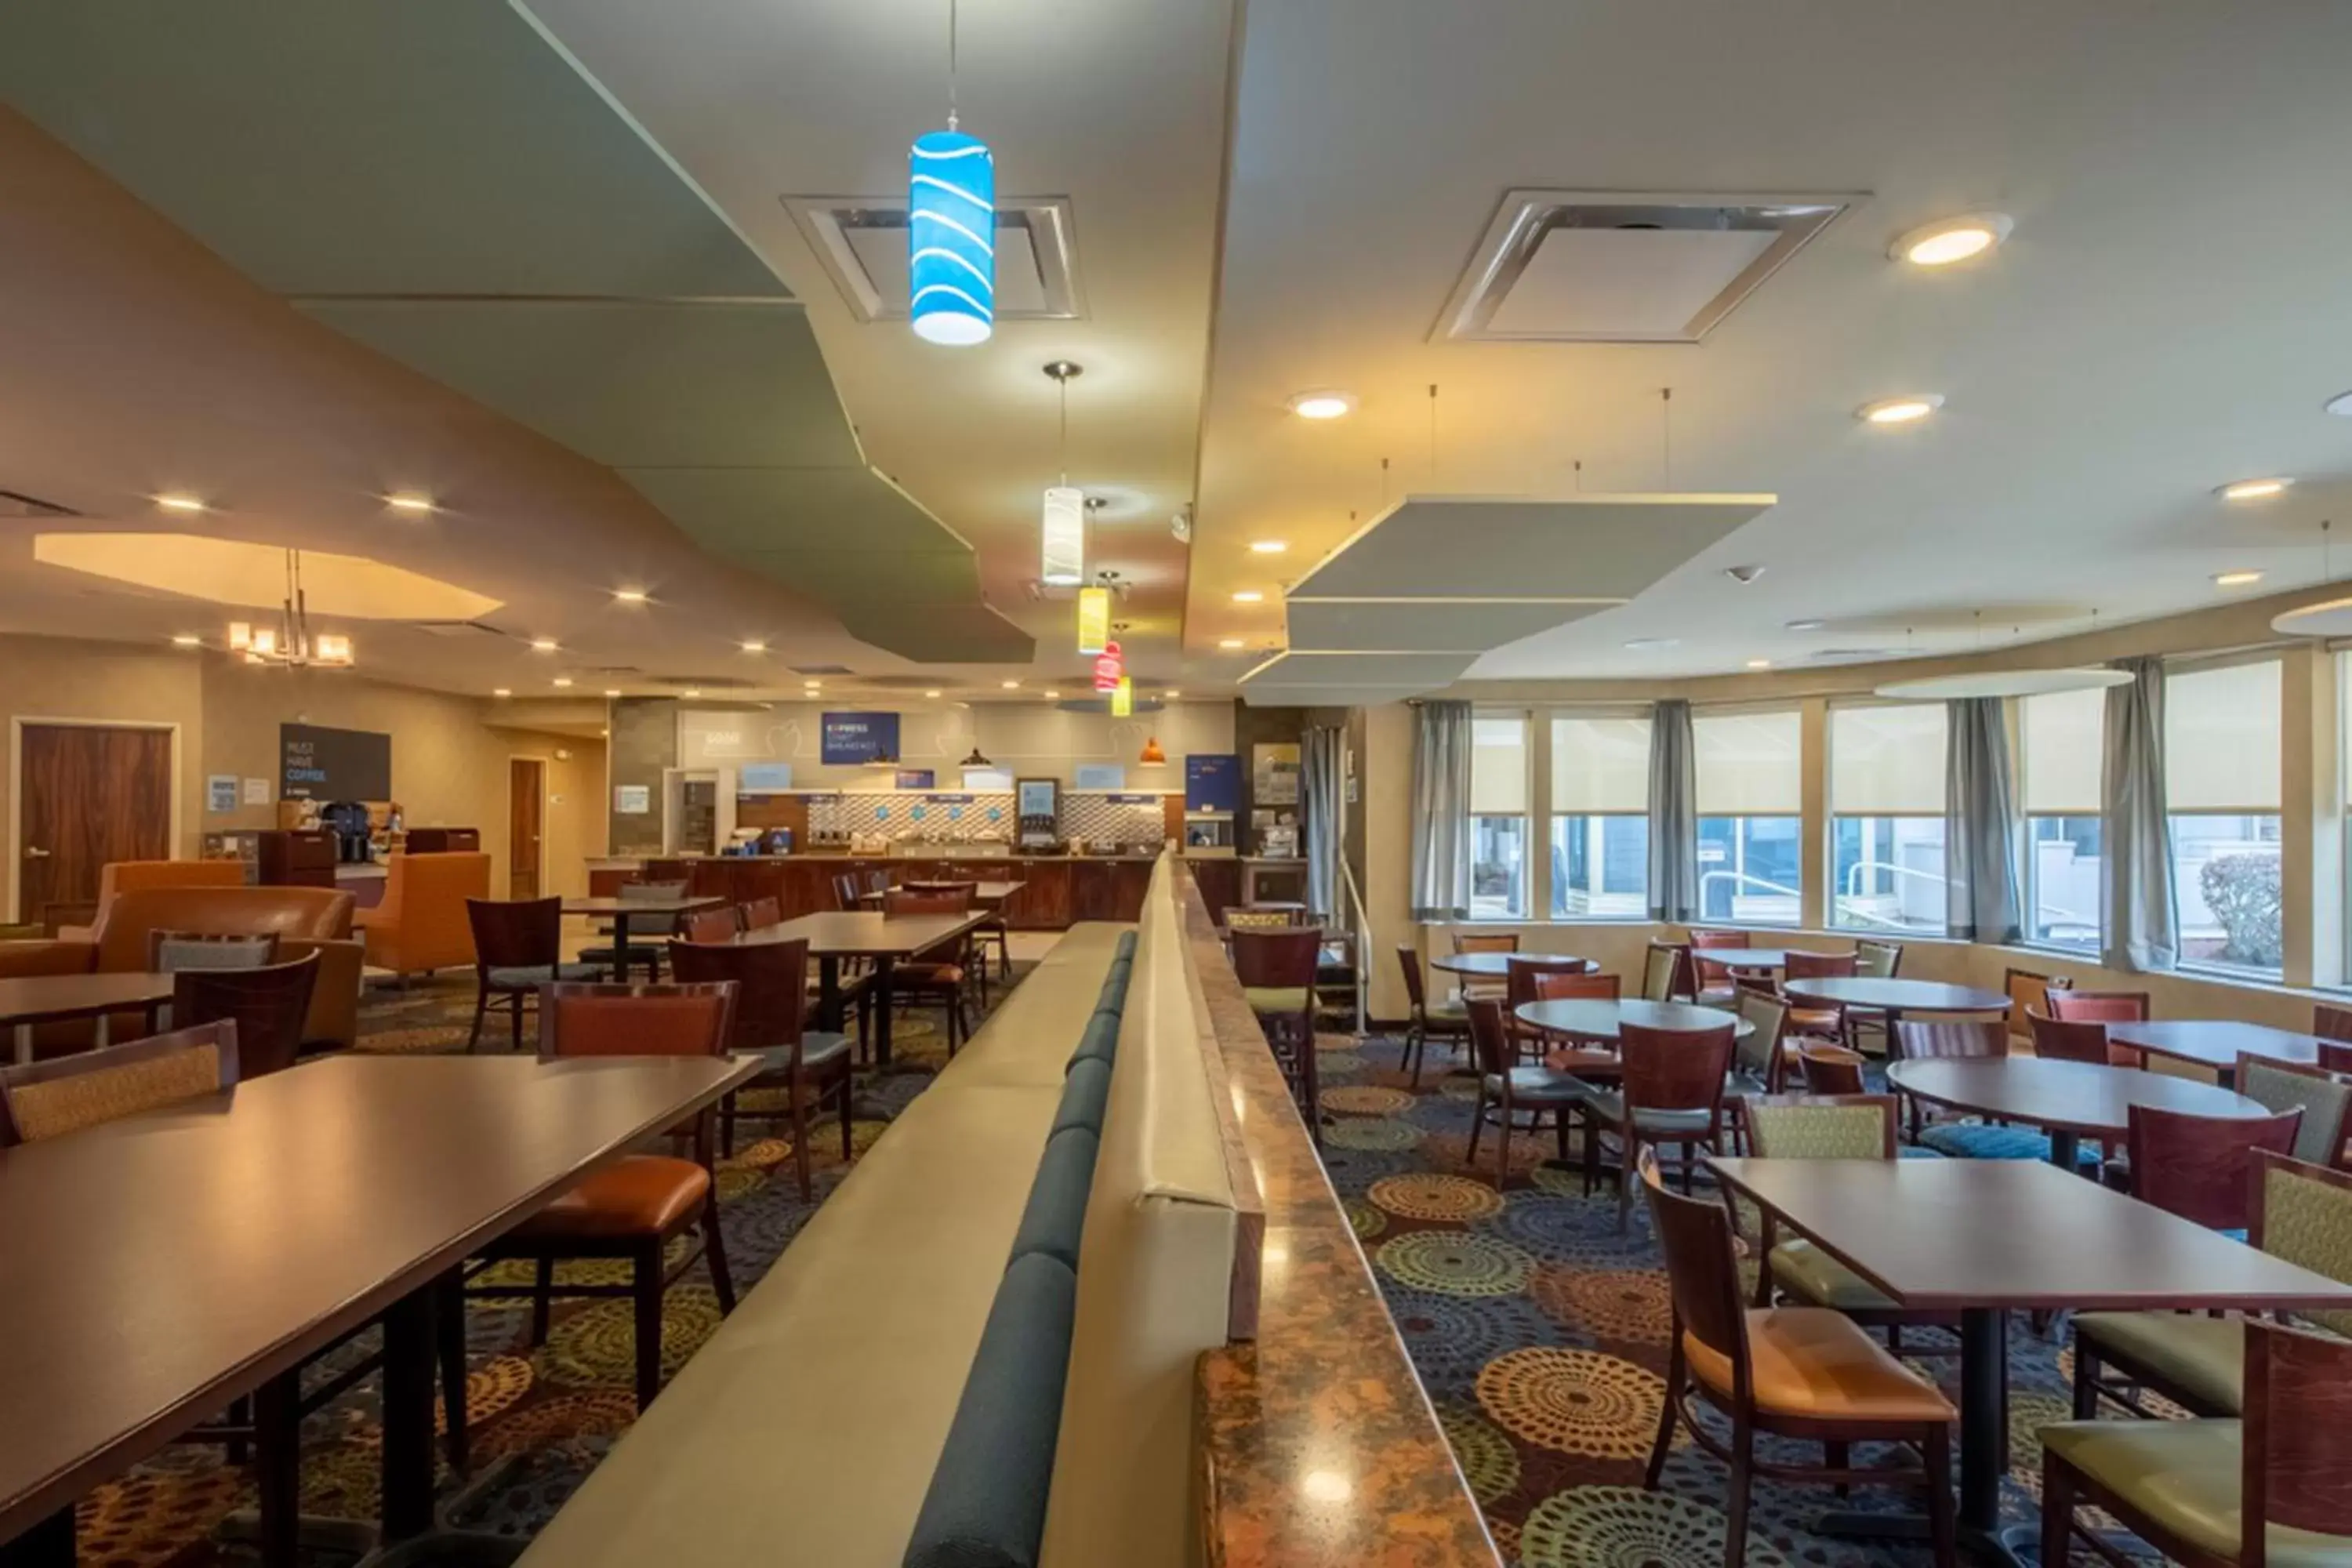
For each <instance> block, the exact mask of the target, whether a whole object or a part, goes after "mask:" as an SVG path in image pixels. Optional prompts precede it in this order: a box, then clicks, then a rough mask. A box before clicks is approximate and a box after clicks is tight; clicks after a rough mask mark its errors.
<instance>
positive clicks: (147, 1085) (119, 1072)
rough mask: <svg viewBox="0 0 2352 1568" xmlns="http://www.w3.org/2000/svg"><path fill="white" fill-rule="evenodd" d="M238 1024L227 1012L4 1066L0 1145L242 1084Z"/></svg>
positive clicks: (0, 1089) (96, 1123) (78, 1128)
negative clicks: (214, 1019) (211, 1020)
mask: <svg viewBox="0 0 2352 1568" xmlns="http://www.w3.org/2000/svg"><path fill="white" fill-rule="evenodd" d="M236 1068H237V1059H236V1024H235V1023H233V1022H230V1021H229V1020H226V1019H223V1020H222V1021H220V1022H219V1023H215V1024H199V1025H197V1026H195V1027H194V1028H192V1029H174V1030H173V1031H172V1032H171V1033H170V1034H168V1035H151V1036H149V1037H147V1038H145V1039H143V1040H130V1041H126V1042H125V1043H124V1044H122V1045H119V1046H105V1047H100V1048H99V1049H97V1050H94V1051H77V1052H75V1053H74V1054H73V1055H71V1056H65V1057H53V1058H50V1059H49V1060H47V1061H42V1062H26V1063H24V1064H22V1065H21V1066H16V1067H5V1068H0V1149H6V1148H11V1147H13V1146H14V1145H16V1144H18V1143H35V1142H39V1141H40V1140H42V1139H44V1138H57V1137H61V1136H63V1135H64V1134H66V1133H68V1132H79V1131H81V1130H82V1129H83V1128H85V1127H96V1126H99V1125H100V1124H101V1123H103V1122H108V1121H115V1120H116V1119H117V1118H120V1117H124V1116H133V1115H136V1114H137V1113H138V1112H140V1111H142V1110H153V1109H155V1108H156V1107H157V1106H160V1105H171V1104H174V1103H176V1102H178V1101H180V1100H194V1099H195V1098H197V1097H198V1096H200V1095H206V1094H217V1093H219V1092H220V1091H221V1090H223V1089H233V1088H235V1087H236V1077H237V1073H236Z"/></svg>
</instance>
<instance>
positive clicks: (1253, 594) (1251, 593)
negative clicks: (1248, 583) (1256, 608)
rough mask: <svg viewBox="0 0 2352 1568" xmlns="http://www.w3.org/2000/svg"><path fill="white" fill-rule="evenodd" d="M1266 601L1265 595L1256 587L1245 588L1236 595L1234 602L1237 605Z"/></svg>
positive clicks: (1259, 603)
mask: <svg viewBox="0 0 2352 1568" xmlns="http://www.w3.org/2000/svg"><path fill="white" fill-rule="evenodd" d="M1264 603H1265V595H1264V594H1262V593H1260V592H1258V590H1256V589H1255V588H1243V589H1240V590H1238V591H1237V592H1235V593H1234V604H1236V605H1262V604H1264Z"/></svg>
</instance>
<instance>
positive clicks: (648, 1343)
mask: <svg viewBox="0 0 2352 1568" xmlns="http://www.w3.org/2000/svg"><path fill="white" fill-rule="evenodd" d="M631 1284H632V1285H633V1287H634V1289H633V1291H632V1295H633V1297H634V1300H635V1305H636V1361H637V1414H638V1415H644V1414H645V1413H646V1406H647V1405H651V1404H652V1403H653V1402H654V1395H655V1394H659V1393H660V1392H661V1336H662V1247H661V1238H660V1237H654V1238H653V1239H652V1240H651V1241H648V1242H647V1243H646V1245H645V1246H644V1247H640V1248H638V1250H637V1257H636V1266H635V1272H634V1275H633V1277H632V1279H631Z"/></svg>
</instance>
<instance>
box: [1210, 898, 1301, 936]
mask: <svg viewBox="0 0 2352 1568" xmlns="http://www.w3.org/2000/svg"><path fill="white" fill-rule="evenodd" d="M1302 913H1303V911H1301V910H1293V909H1286V908H1283V909H1267V908H1265V907H1263V906H1261V905H1257V904H1235V905H1234V906H1233V907H1232V908H1230V909H1228V910H1225V929H1226V930H1227V931H1233V930H1235V929H1239V930H1242V931H1279V930H1280V929H1281V928H1283V927H1284V926H1295V925H1297V924H1298V923H1299V918H1300V915H1301V914H1302Z"/></svg>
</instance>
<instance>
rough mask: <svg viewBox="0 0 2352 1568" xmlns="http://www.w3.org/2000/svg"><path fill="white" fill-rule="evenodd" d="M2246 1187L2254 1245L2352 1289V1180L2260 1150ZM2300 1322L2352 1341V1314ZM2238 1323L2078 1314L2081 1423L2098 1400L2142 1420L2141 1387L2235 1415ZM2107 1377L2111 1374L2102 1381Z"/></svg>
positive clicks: (2176, 1315) (2184, 1315)
mask: <svg viewBox="0 0 2352 1568" xmlns="http://www.w3.org/2000/svg"><path fill="white" fill-rule="evenodd" d="M2198 1181H2199V1178H2197V1177H2195V1176H2194V1175H2192V1176H2191V1177H2190V1178H2189V1182H2190V1184H2197V1183H2198ZM2242 1193H2243V1199H2242V1202H2243V1209H2242V1217H2243V1220H2244V1223H2245V1226H2246V1239H2247V1241H2248V1243H2249V1244H2250V1245H2252V1246H2253V1247H2257V1248H2259V1249H2260V1250H2262V1251H2263V1252H2267V1253H2269V1254H2270V1255H2271V1256H2272V1257H2273V1258H2284V1259H2285V1260H2286V1261H2287V1262H2289V1263H2293V1264H2295V1265H2297V1266H2299V1267H2301V1268H2308V1269H2310V1270H2311V1271H2312V1272H2313V1273H2314V1274H2322V1275H2326V1277H2327V1278H2328V1279H2336V1280H2341V1281H2343V1282H2344V1283H2346V1284H2352V1175H2347V1173H2344V1172H2341V1171H2332V1170H2329V1169H2327V1168H2326V1167H2325V1166H2321V1165H2315V1164H2311V1163H2306V1162H2305V1161H2301V1160H2295V1159H2291V1158H2289V1157H2287V1156H2286V1155H2284V1154H2279V1153H2275V1152H2269V1151H2266V1150H2261V1149H2257V1150H2254V1151H2253V1152H2252V1153H2251V1155H2250V1157H2249V1159H2248V1161H2247V1170H2246V1175H2245V1185H2244V1187H2243V1188H2242ZM2301 1316H2303V1317H2305V1318H2307V1319H2308V1320H2309V1321H2312V1322H2314V1323H2316V1324H2318V1325H2319V1326H2320V1327H2321V1328H2323V1329H2326V1330H2327V1331H2329V1332H2331V1333H2336V1334H2343V1335H2347V1336H2352V1311H2340V1312H2306V1313H2303V1314H2301ZM2237 1325H2238V1320H2237V1319H2235V1318H2220V1317H2213V1316H2210V1315H2208V1314H2206V1313H2202V1312H2079V1313H2077V1314H2075V1317H2074V1416H2075V1419H2077V1420H2081V1421H2087V1420H2090V1419H2091V1418H2092V1417H2093V1416H2095V1415H2097V1414H2098V1411H2099V1403H2100V1401H2101V1400H2105V1401H2106V1402H2108V1403H2109V1404H2112V1405H2116V1407H2117V1408H2119V1409H2122V1410H2126V1411H2128V1412H2130V1413H2131V1414H2133V1415H2144V1414H2146V1412H2145V1411H2143V1410H2142V1409H2141V1408H2140V1405H2139V1401H2138V1397H2137V1391H2138V1390H2140V1389H2143V1388H2146V1389H2149V1390H2152V1391H2153V1392H2155V1393H2158V1394H2162V1395H2164V1396H2165V1397H2166V1398H2168V1399H2169V1400H2171V1401H2172V1402H2173V1403H2174V1404H2176V1405H2181V1406H2183V1407H2184V1408H2186V1409H2188V1410H2189V1411H2191V1412H2193V1413H2195V1414H2197V1415H2236V1414H2238V1412H2239V1409H2240V1407H2241V1406H2242V1403H2243V1399H2244V1392H2243V1390H2244V1384H2243V1373H2244V1366H2243V1359H2242V1358H2243V1355H2244V1340H2243V1338H2242V1336H2241V1335H2240V1334H2239V1333H2238V1332H2237ZM2109 1371H2112V1372H2113V1373H2115V1375H2114V1376H2113V1377H2108V1376H2105V1375H2103V1374H2104V1373H2107V1372H2109Z"/></svg>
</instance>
